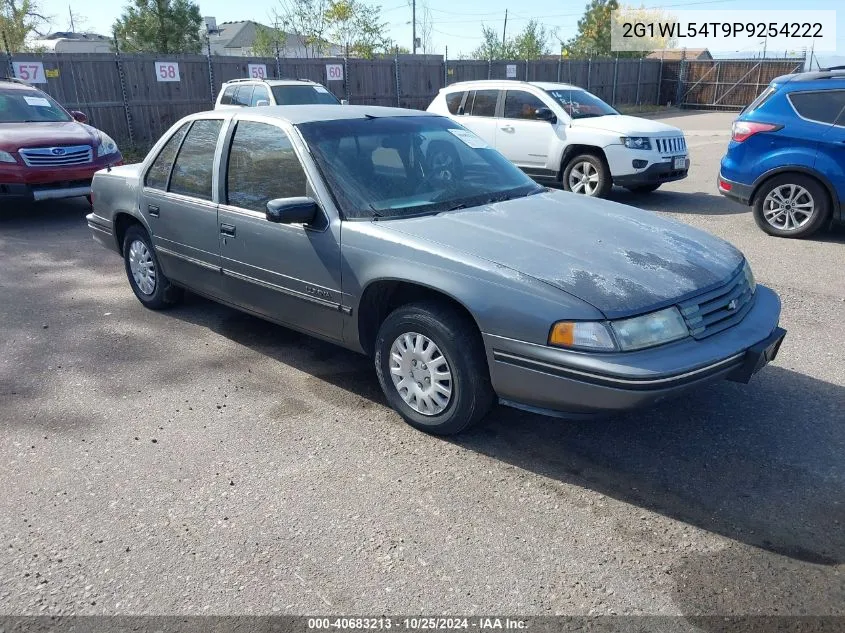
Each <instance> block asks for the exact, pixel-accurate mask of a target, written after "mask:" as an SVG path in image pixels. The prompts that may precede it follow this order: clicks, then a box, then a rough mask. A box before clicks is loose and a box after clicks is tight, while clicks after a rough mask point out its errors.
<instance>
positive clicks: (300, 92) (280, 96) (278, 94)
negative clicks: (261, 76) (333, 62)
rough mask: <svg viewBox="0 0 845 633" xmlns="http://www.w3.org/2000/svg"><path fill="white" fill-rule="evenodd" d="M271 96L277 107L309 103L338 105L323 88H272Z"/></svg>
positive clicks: (335, 99)
mask: <svg viewBox="0 0 845 633" xmlns="http://www.w3.org/2000/svg"><path fill="white" fill-rule="evenodd" d="M272 90H273V96H274V97H275V98H276V103H277V104H278V105H307V104H309V103H328V104H331V105H337V104H338V103H340V102H339V101H338V100H337V97H335V96H334V95H333V94H332V93H331V92H329V91H328V90H327V89H326V88H324V87H323V86H273V88H272Z"/></svg>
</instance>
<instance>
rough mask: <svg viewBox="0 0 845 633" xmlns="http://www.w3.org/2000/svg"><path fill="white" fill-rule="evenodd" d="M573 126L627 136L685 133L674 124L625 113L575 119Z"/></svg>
mask: <svg viewBox="0 0 845 633" xmlns="http://www.w3.org/2000/svg"><path fill="white" fill-rule="evenodd" d="M572 127H583V128H590V129H595V130H605V131H607V132H615V133H617V134H625V135H627V136H633V135H636V134H643V135H645V134H660V135H668V134H677V135H678V136H680V135H682V134H683V132H681V130H679V129H678V128H676V127H674V126H672V125H666V124H665V123H661V122H660V121H652V120H650V119H641V118H640V117H636V116H627V115H625V114H619V115H609V116H599V117H590V118H586V119H573V120H572Z"/></svg>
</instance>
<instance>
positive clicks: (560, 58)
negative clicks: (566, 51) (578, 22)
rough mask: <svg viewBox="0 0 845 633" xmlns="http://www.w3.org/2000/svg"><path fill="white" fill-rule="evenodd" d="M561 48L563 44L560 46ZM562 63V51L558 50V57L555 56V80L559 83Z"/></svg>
mask: <svg viewBox="0 0 845 633" xmlns="http://www.w3.org/2000/svg"><path fill="white" fill-rule="evenodd" d="M561 48H563V46H561ZM562 64H563V51H561V52H560V57H558V58H557V82H558V83H560V67H561V65H562Z"/></svg>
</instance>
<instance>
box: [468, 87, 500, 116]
mask: <svg viewBox="0 0 845 633" xmlns="http://www.w3.org/2000/svg"><path fill="white" fill-rule="evenodd" d="M470 98H472V104H470V102H469V100H470ZM498 100H499V91H498V90H475V91H474V92H472V93H471V94H470V95H469V96H468V97H467V103H466V105H465V106H464V111H465V112H466V113H467V114H471V115H472V116H486V117H493V116H496V102H497V101H498Z"/></svg>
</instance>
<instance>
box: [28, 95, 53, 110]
mask: <svg viewBox="0 0 845 633" xmlns="http://www.w3.org/2000/svg"><path fill="white" fill-rule="evenodd" d="M23 99H24V101H26V102H27V103H28V104H29V105H31V106H41V107H42V108H49V107H51V106H50V102H49V101H47V99H45V98H44V97H24V98H23Z"/></svg>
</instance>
